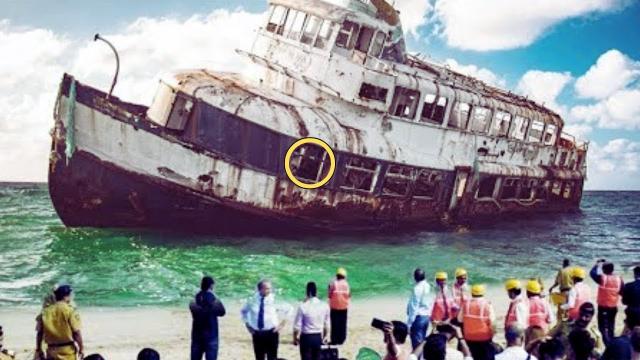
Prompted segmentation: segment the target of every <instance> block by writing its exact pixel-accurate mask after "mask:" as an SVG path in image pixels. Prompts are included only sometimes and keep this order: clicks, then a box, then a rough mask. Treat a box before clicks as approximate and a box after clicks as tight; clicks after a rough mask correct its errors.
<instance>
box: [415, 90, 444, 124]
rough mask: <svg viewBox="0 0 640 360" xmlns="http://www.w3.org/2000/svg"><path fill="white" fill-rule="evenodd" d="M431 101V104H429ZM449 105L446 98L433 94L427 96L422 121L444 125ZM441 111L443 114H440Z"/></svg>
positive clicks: (423, 104) (423, 106)
mask: <svg viewBox="0 0 640 360" xmlns="http://www.w3.org/2000/svg"><path fill="white" fill-rule="evenodd" d="M429 99H431V102H429ZM436 100H437V101H436ZM447 105H449V99H448V98H447V97H446V96H437V95H436V94H433V93H427V94H425V96H424V101H423V102H422V112H421V114H420V121H421V122H426V123H431V124H436V125H442V124H443V123H444V120H445V117H446V115H447ZM440 111H442V112H441V113H440ZM436 115H438V116H436Z"/></svg>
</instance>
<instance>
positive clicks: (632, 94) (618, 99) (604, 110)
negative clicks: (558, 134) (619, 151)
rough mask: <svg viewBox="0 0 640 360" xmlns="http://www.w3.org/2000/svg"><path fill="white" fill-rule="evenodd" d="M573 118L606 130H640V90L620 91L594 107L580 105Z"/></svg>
mask: <svg viewBox="0 0 640 360" xmlns="http://www.w3.org/2000/svg"><path fill="white" fill-rule="evenodd" d="M571 116H572V117H574V118H576V119H578V120H582V121H585V122H587V123H595V124H597V125H598V126H599V127H601V128H604V129H629V130H634V129H640V89H630V90H620V91H617V92H615V93H614V94H613V95H611V96H610V97H609V98H607V99H605V100H603V101H600V102H598V103H596V104H592V105H578V106H575V107H573V108H572V109H571Z"/></svg>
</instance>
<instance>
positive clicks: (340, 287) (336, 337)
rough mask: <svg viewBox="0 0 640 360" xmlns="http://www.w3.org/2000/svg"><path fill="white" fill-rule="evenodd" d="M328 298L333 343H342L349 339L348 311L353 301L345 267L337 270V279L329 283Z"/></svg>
mask: <svg viewBox="0 0 640 360" xmlns="http://www.w3.org/2000/svg"><path fill="white" fill-rule="evenodd" d="M327 298H328V299H329V308H330V318H331V344H332V345H342V344H344V342H345V340H346V339H347V313H348V310H349V303H350V302H351V288H350V287H349V283H348V282H347V270H346V269H345V268H342V267H341V268H338V270H336V277H335V279H333V280H332V281H331V283H329V291H328V296H327Z"/></svg>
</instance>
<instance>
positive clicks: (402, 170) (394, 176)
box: [381, 165, 416, 197]
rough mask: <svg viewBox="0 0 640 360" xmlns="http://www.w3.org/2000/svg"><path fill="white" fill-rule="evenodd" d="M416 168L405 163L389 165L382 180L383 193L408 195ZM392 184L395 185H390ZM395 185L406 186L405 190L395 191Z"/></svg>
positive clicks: (397, 195) (398, 195) (387, 194)
mask: <svg viewBox="0 0 640 360" xmlns="http://www.w3.org/2000/svg"><path fill="white" fill-rule="evenodd" d="M415 172H416V169H415V168H412V167H409V166H404V165H389V168H388V169H387V172H386V173H385V175H384V179H383V182H382V190H381V191H382V195H383V196H394V197H406V196H407V195H409V192H410V191H411V187H412V184H413V181H414V178H415ZM391 184H392V185H391ZM390 186H393V188H392V187H390ZM395 187H404V192H400V191H394V190H396V189H395Z"/></svg>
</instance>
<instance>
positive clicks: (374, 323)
mask: <svg viewBox="0 0 640 360" xmlns="http://www.w3.org/2000/svg"><path fill="white" fill-rule="evenodd" d="M388 325H392V323H390V322H388V321H383V320H380V319H376V318H373V320H371V326H372V327H374V328H376V329H378V330H384V327H385V326H388Z"/></svg>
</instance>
